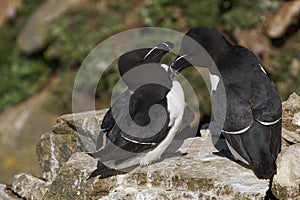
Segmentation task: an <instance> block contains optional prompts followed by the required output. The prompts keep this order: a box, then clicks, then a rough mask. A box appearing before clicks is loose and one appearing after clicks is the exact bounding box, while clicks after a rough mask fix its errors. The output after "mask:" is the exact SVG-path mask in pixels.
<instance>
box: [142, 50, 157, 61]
mask: <svg viewBox="0 0 300 200" xmlns="http://www.w3.org/2000/svg"><path fill="white" fill-rule="evenodd" d="M157 48H158V47H153V48H152V49H151V50H150V51H149V52H148V53H147V54H146V55H145V57H144V58H143V59H144V60H145V59H146V58H147V57H148V56H149V55H150V53H151V52H152V51H154V50H155V49H157Z"/></svg>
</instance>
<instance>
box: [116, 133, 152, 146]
mask: <svg viewBox="0 0 300 200" xmlns="http://www.w3.org/2000/svg"><path fill="white" fill-rule="evenodd" d="M120 135H121V137H122V138H123V139H125V140H127V141H129V142H132V143H135V144H151V145H156V143H154V142H139V141H136V140H132V139H129V138H127V137H125V136H124V135H122V134H120Z"/></svg>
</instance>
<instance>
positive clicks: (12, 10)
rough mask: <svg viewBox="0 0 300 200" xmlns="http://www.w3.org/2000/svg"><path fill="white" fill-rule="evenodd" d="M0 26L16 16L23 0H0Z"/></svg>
mask: <svg viewBox="0 0 300 200" xmlns="http://www.w3.org/2000/svg"><path fill="white" fill-rule="evenodd" d="M0 5H1V7H0V27H1V26H2V25H3V24H4V23H5V22H6V21H7V20H11V19H13V18H14V17H15V16H16V12H17V10H18V9H19V8H20V7H21V6H22V0H9V1H7V0H0Z"/></svg>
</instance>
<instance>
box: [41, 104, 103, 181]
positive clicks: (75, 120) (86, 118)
mask: <svg viewBox="0 0 300 200" xmlns="http://www.w3.org/2000/svg"><path fill="white" fill-rule="evenodd" d="M105 112H106V109H105V110H101V111H96V113H95V116H94V115H93V114H94V113H93V112H85V113H79V114H70V115H63V116H61V117H59V118H58V119H57V124H56V125H55V126H54V127H53V130H52V132H51V133H45V134H43V135H42V136H41V139H40V141H39V143H38V144H37V148H36V153H37V156H38V161H39V163H40V166H41V168H42V172H43V178H44V179H46V180H54V179H55V176H56V174H57V171H58V170H59V168H60V167H61V166H62V165H63V164H64V163H65V162H66V161H67V160H68V159H69V158H70V156H71V155H72V154H73V153H75V152H80V151H85V152H86V151H95V140H96V138H97V136H98V133H99V131H100V122H99V121H100V119H102V118H103V116H104V114H105ZM77 129H78V130H77ZM92 145H94V146H92ZM87 148H88V149H89V150H87Z"/></svg>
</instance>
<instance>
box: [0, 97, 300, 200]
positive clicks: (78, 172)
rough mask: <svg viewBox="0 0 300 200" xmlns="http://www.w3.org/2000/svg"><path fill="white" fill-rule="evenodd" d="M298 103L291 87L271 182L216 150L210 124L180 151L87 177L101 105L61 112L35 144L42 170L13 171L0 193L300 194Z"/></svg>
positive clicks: (4, 196)
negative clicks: (39, 173)
mask: <svg viewBox="0 0 300 200" xmlns="http://www.w3.org/2000/svg"><path fill="white" fill-rule="evenodd" d="M299 108H300V97H299V96H297V95H296V94H292V95H291V96H290V98H289V99H288V100H287V101H286V102H283V150H282V152H281V153H280V155H279V157H278V160H277V165H278V173H277V175H276V176H275V177H274V182H273V186H272V188H269V182H268V181H267V180H259V179H257V178H256V177H255V176H254V174H253V172H252V171H251V170H249V169H246V168H244V167H242V166H241V165H239V164H237V163H235V162H233V161H230V160H229V159H227V158H225V157H221V156H218V155H215V154H214V152H216V151H217V150H216V149H215V148H214V146H213V144H212V139H211V135H210V134H209V131H207V130H202V137H197V138H189V139H186V140H185V141H184V142H183V144H182V146H181V147H180V149H179V150H180V151H181V152H182V153H187V154H186V155H185V156H173V157H172V156H168V157H165V158H164V159H163V160H161V161H159V162H157V163H154V164H152V165H149V166H146V167H137V168H136V169H134V170H133V171H131V172H128V173H126V174H123V175H116V176H113V177H109V178H105V179H97V178H93V179H89V180H87V179H88V177H89V175H90V173H91V172H92V171H93V170H94V169H95V168H96V164H97V160H95V159H93V158H92V157H90V156H88V155H87V154H86V153H85V152H86V151H87V146H86V144H87V143H89V144H93V143H94V141H95V138H96V137H97V133H98V132H99V124H100V123H101V119H102V117H103V115H104V113H105V112H106V110H101V111H97V112H96V113H93V112H88V113H79V114H72V115H64V116H61V117H60V118H58V120H57V124H56V125H55V126H54V127H53V130H52V131H51V132H49V133H45V134H43V135H42V137H41V140H40V142H39V144H38V145H37V156H38V160H39V163H40V165H41V167H42V170H43V177H35V176H33V175H31V174H27V173H21V174H17V175H15V176H14V178H13V181H12V184H11V185H9V186H5V185H1V184H0V199H45V200H47V199H49V200H50V199H51V200H53V199H103V200H111V199H264V198H265V197H266V195H270V192H271V191H272V193H273V194H274V195H275V196H276V197H277V198H279V199H300V143H299V140H298V139H297V138H298V137H299V130H300V125H299V119H298V118H299V115H300V109H299ZM74 119H76V121H75V120H74ZM75 122H76V123H75ZM286 132H288V133H289V135H292V137H287V136H286ZM82 133H84V136H83V135H82ZM80 134H81V135H80ZM291 138H292V139H291ZM93 148H94V146H93V145H91V146H89V147H88V149H93Z"/></svg>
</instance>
